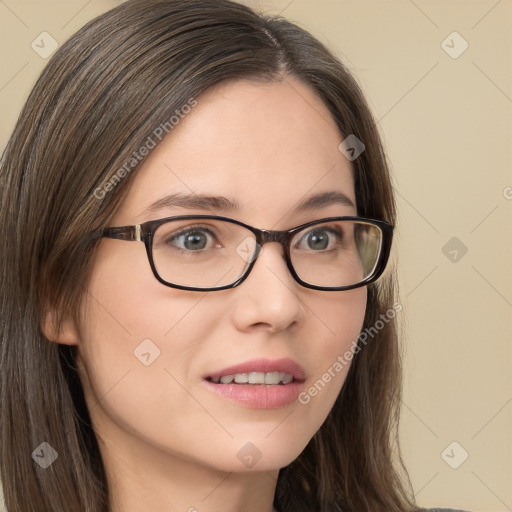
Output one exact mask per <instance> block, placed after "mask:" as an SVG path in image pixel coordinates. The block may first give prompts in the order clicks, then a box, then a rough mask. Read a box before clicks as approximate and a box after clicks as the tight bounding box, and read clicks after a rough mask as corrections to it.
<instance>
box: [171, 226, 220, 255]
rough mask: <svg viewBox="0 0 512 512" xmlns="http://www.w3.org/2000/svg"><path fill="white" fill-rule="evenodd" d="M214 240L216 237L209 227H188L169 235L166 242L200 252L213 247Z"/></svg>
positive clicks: (183, 248) (178, 247) (182, 248)
mask: <svg viewBox="0 0 512 512" xmlns="http://www.w3.org/2000/svg"><path fill="white" fill-rule="evenodd" d="M214 240H216V237H215V235H214V234H213V232H212V231H211V230H210V229H208V228H202V227H187V228H185V229H182V230H180V231H178V232H177V233H173V234H171V235H169V236H168V237H167V240H166V243H167V245H171V246H173V247H176V248H177V249H180V250H184V251H191V252H198V251H204V250H208V249H211V248H212V247H211V244H212V243H213V241H214Z"/></svg>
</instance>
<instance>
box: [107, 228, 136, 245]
mask: <svg viewBox="0 0 512 512" xmlns="http://www.w3.org/2000/svg"><path fill="white" fill-rule="evenodd" d="M103 236H105V237H107V238H115V239H117V240H135V241H137V242H140V241H142V228H141V225H140V224H137V225H135V226H122V227H117V228H105V229H104V230H103Z"/></svg>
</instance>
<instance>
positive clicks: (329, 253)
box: [101, 215, 394, 291]
mask: <svg viewBox="0 0 512 512" xmlns="http://www.w3.org/2000/svg"><path fill="white" fill-rule="evenodd" d="M393 229H394V228H393V226H392V225H391V224H388V223H387V222H384V221H381V220H375V219H367V218H364V217H328V218H324V219H319V220H314V221H312V222H308V223H306V224H302V225H300V226H297V227H294V228H292V229H288V230H285V231H267V230H265V229H257V228H254V227H252V226H249V225H247V224H244V223H243V222H240V221H238V220H235V219H229V218H227V217H220V216H213V215H182V216H177V217H167V218H165V219H158V220H151V221H148V222H144V223H142V224H136V225H134V226H122V227H110V228H106V229H104V230H103V231H102V233H101V235H102V236H103V237H107V238H115V239H118V240H135V241H140V242H144V244H145V246H146V252H147V255H148V259H149V264H150V265H151V269H152V271H153V274H154V275H155V277H156V279H158V281H160V282H161V283H163V284H164V285H166V286H170V287H172V288H179V289H181V290H192V291H215V290H225V289H228V288H234V287H235V286H238V285H239V284H240V283H242V282H243V281H244V280H245V279H246V278H247V276H248V275H249V272H250V271H251V269H252V268H253V266H254V264H255V262H256V259H257V258H258V256H259V254H260V253H261V251H262V246H263V245H264V244H266V243H268V242H279V243H280V244H282V246H283V248H284V255H285V260H286V264H287V266H288V269H289V271H290V273H291V274H292V276H293V277H294V279H295V280H296V281H297V282H298V283H300V284H301V285H302V286H305V287H306V288H312V289H314V290H326V291H336V290H338V291H339V290H350V289H352V288H357V287H359V286H364V285H367V284H369V283H372V282H373V281H376V280H377V279H378V278H379V277H380V276H381V274H382V272H383V271H384V269H385V267H386V264H387V261H388V259H389V253H390V249H391V240H392V235H393Z"/></svg>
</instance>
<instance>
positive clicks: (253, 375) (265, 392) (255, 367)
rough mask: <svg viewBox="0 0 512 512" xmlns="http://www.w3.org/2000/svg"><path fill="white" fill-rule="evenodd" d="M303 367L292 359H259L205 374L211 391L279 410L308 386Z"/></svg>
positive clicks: (247, 404)
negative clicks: (305, 383)
mask: <svg viewBox="0 0 512 512" xmlns="http://www.w3.org/2000/svg"><path fill="white" fill-rule="evenodd" d="M305 377H306V375H305V372H304V369H303V368H302V366H300V365H299V364H298V363H296V362H295V361H293V360H292V359H289V358H284V359H277V360H270V359H256V360H253V361H248V362H245V363H241V364H238V365H234V366H230V367H228V368H224V369H223V370H219V371H217V372H213V373H211V374H209V375H206V376H204V377H203V379H204V382H205V384H206V387H207V388H209V389H210V391H212V392H214V393H215V394H217V396H221V397H222V398H224V399H228V400H231V401H234V402H236V403H237V404H238V405H241V406H243V407H249V408H252V409H277V408H280V407H285V406H288V405H290V404H293V403H294V402H295V401H296V400H297V398H298V396H299V394H300V392H301V391H302V390H303V388H304V382H305Z"/></svg>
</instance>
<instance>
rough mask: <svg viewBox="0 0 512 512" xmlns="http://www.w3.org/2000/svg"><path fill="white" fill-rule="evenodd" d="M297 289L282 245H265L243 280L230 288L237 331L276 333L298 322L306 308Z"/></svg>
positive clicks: (269, 243) (273, 243)
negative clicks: (234, 302)
mask: <svg viewBox="0 0 512 512" xmlns="http://www.w3.org/2000/svg"><path fill="white" fill-rule="evenodd" d="M299 287H300V285H299V284H298V283H297V282H296V281H295V279H294V278H293V276H292V275H291V273H290V271H289V269H288V267H287V265H286V260H285V257H284V249H283V246H282V245H281V244H280V243H278V242H268V243H265V244H264V246H262V248H261V250H260V254H259V256H258V258H257V260H256V261H255V263H254V266H253V267H252V270H251V272H250V273H249V275H248V276H247V278H246V279H245V281H243V282H242V283H241V284H240V285H239V286H237V287H236V288H234V289H233V291H234V290H236V293H237V294H238V297H237V306H236V312H235V315H234V318H235V323H236V324H237V327H238V329H240V330H242V331H246V330H254V329H266V330H270V331H271V332H278V331H282V330H285V329H287V328H288V327H290V326H291V325H292V324H294V323H300V321H301V320H302V319H303V317H304V312H305V309H304V305H303V303H302V302H301V300H300V297H299V294H300V290H299ZM301 288H302V287H301Z"/></svg>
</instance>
